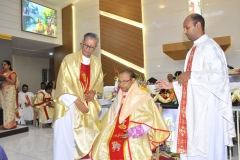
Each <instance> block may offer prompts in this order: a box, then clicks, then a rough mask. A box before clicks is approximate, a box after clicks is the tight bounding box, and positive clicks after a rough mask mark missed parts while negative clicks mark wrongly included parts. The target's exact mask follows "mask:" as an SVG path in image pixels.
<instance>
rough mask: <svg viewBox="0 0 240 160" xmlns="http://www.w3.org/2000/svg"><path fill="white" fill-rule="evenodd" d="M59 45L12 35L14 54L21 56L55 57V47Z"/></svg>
mask: <svg viewBox="0 0 240 160" xmlns="http://www.w3.org/2000/svg"><path fill="white" fill-rule="evenodd" d="M58 46H59V45H56V44H52V43H47V42H41V41H35V40H30V39H25V38H19V37H12V54H13V55H19V56H28V57H37V58H53V55H49V53H54V47H58Z"/></svg>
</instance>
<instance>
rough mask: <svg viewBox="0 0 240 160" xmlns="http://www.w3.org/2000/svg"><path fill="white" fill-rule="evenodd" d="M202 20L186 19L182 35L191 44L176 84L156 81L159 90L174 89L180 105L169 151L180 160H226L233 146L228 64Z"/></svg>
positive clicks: (196, 16) (233, 134)
mask: <svg viewBox="0 0 240 160" xmlns="http://www.w3.org/2000/svg"><path fill="white" fill-rule="evenodd" d="M204 23H205V22H204V18H203V17H202V16H201V15H199V14H191V15H189V16H188V17H187V18H186V19H185V21H184V23H183V28H184V33H185V34H186V36H187V37H188V39H189V40H191V41H193V42H194V45H193V47H192V48H191V49H190V51H189V52H188V54H187V56H186V61H185V67H184V72H183V73H182V74H181V75H180V76H179V77H178V79H177V81H176V82H173V83H170V82H167V81H165V80H159V81H157V84H156V86H157V87H158V88H164V89H170V88H172V87H173V88H174V91H175V93H176V95H177V98H178V101H179V110H178V116H177V122H176V124H177V128H176V134H175V138H174V143H173V146H172V151H173V152H177V153H180V154H181V160H227V159H228V158H227V146H233V143H232V138H233V137H235V136H236V134H235V129H234V121H233V113H232V101H231V94H230V88H229V77H228V70H227V62H226V58H225V55H224V52H223V51H222V49H221V48H220V46H219V45H218V44H217V43H216V42H215V41H214V40H213V39H211V38H209V37H208V36H207V35H206V34H205V32H204Z"/></svg>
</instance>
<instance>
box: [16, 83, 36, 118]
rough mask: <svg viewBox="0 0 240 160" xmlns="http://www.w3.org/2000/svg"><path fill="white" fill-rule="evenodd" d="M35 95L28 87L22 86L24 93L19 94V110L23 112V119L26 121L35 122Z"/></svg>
mask: <svg viewBox="0 0 240 160" xmlns="http://www.w3.org/2000/svg"><path fill="white" fill-rule="evenodd" d="M33 98H34V94H33V93H32V92H28V85H26V84H24V85H22V91H21V92H19V93H18V104H19V110H20V111H21V113H22V114H21V115H20V116H21V117H23V119H24V120H25V121H31V120H33V108H32V107H33V102H32V100H33Z"/></svg>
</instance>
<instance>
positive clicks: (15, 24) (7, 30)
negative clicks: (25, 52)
mask: <svg viewBox="0 0 240 160" xmlns="http://www.w3.org/2000/svg"><path fill="white" fill-rule="evenodd" d="M31 1H33V2H36V3H38V4H41V5H44V6H47V7H50V8H53V9H56V10H57V38H52V37H47V36H43V35H38V34H34V33H30V32H24V31H22V30H21V0H1V3H0V33H2V34H8V35H12V36H15V37H22V38H26V39H32V40H37V41H43V42H48V43H53V44H59V45H62V10H61V8H57V7H54V6H52V5H49V4H47V3H44V2H42V1H41V0H31Z"/></svg>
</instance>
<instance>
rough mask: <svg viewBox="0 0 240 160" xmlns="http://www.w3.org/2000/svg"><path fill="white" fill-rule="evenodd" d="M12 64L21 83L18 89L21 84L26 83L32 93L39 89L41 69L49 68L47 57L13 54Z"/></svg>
mask: <svg viewBox="0 0 240 160" xmlns="http://www.w3.org/2000/svg"><path fill="white" fill-rule="evenodd" d="M12 65H13V70H14V71H16V72H17V74H18V78H19V80H20V83H21V84H20V87H19V91H21V87H22V85H23V84H27V85H28V87H29V91H31V92H33V93H34V94H35V93H36V92H37V91H39V90H40V83H41V82H42V69H49V59H45V58H34V57H25V56H16V55H13V62H12Z"/></svg>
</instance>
